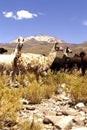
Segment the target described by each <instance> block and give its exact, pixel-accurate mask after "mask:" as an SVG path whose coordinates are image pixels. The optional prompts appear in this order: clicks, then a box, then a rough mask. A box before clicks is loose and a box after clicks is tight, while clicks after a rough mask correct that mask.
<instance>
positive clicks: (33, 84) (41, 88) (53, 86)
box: [0, 71, 87, 130]
mask: <svg viewBox="0 0 87 130" xmlns="http://www.w3.org/2000/svg"><path fill="white" fill-rule="evenodd" d="M17 78H18V81H19V82H21V80H20V76H18V77H17ZM86 78H87V75H86V76H84V77H82V76H80V75H74V74H65V73H58V74H56V75H52V74H51V72H50V71H49V72H48V76H47V77H46V78H45V79H43V81H44V82H43V84H39V83H37V81H36V80H35V75H34V74H29V73H27V75H26V78H25V80H27V82H28V84H27V86H26V87H24V86H22V85H20V86H19V87H18V88H13V87H11V88H10V87H9V86H7V85H6V84H7V81H8V76H2V77H1V76H0V79H1V81H0V128H3V127H4V126H8V125H9V120H10V122H11V123H10V127H12V125H13V124H15V123H16V120H17V112H18V111H20V109H21V107H22V104H21V102H20V99H21V98H25V99H27V100H29V101H30V102H31V103H34V104H37V103H40V102H41V101H42V99H48V98H51V97H52V96H53V95H55V92H56V91H57V90H58V89H59V84H62V83H65V84H66V86H67V87H68V90H67V89H66V88H64V91H65V92H66V93H69V94H70V96H71V100H72V103H73V104H76V103H78V102H83V103H85V104H87V80H86ZM4 79H5V80H4ZM41 79H42V78H41ZM20 127H21V130H22V129H23V130H27V129H28V130H30V125H29V123H27V122H25V123H24V124H23V126H20ZM37 129H38V130H40V126H39V125H37V124H34V125H33V128H32V130H37Z"/></svg>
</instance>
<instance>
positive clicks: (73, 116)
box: [18, 84, 87, 130]
mask: <svg viewBox="0 0 87 130" xmlns="http://www.w3.org/2000/svg"><path fill="white" fill-rule="evenodd" d="M64 85H65V84H62V85H60V90H58V92H57V95H56V96H54V97H53V98H51V99H43V100H42V102H41V104H37V105H31V104H29V101H27V100H25V99H22V100H21V101H22V102H23V104H24V105H23V108H22V110H21V111H20V112H19V114H18V115H19V116H18V120H19V121H21V122H24V121H29V122H31V123H32V121H33V120H34V121H35V122H40V124H41V126H42V130H87V108H86V106H85V105H84V103H82V102H79V103H78V104H76V105H75V106H74V105H72V102H71V99H70V97H69V95H66V93H65V92H63V91H62V88H63V87H64ZM38 96H39V95H38Z"/></svg>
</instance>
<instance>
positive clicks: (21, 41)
mask: <svg viewBox="0 0 87 130" xmlns="http://www.w3.org/2000/svg"><path fill="white" fill-rule="evenodd" d="M23 43H24V39H20V38H18V44H17V46H16V48H17V49H18V51H21V49H22V47H23Z"/></svg>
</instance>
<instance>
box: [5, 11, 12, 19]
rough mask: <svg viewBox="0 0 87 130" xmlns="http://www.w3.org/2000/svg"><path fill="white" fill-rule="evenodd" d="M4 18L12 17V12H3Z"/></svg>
mask: <svg viewBox="0 0 87 130" xmlns="http://www.w3.org/2000/svg"><path fill="white" fill-rule="evenodd" d="M3 14H4V16H5V17H7V18H11V17H12V16H13V13H12V12H3Z"/></svg>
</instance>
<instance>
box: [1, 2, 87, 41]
mask: <svg viewBox="0 0 87 130" xmlns="http://www.w3.org/2000/svg"><path fill="white" fill-rule="evenodd" d="M40 34H43V35H47V36H52V37H56V38H59V39H61V40H64V41H65V42H68V43H75V44H78V43H82V42H84V41H87V0H0V43H1V42H2V43H8V42H10V41H12V40H14V39H16V38H17V37H19V36H22V37H24V38H26V37H29V36H34V35H40Z"/></svg>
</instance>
